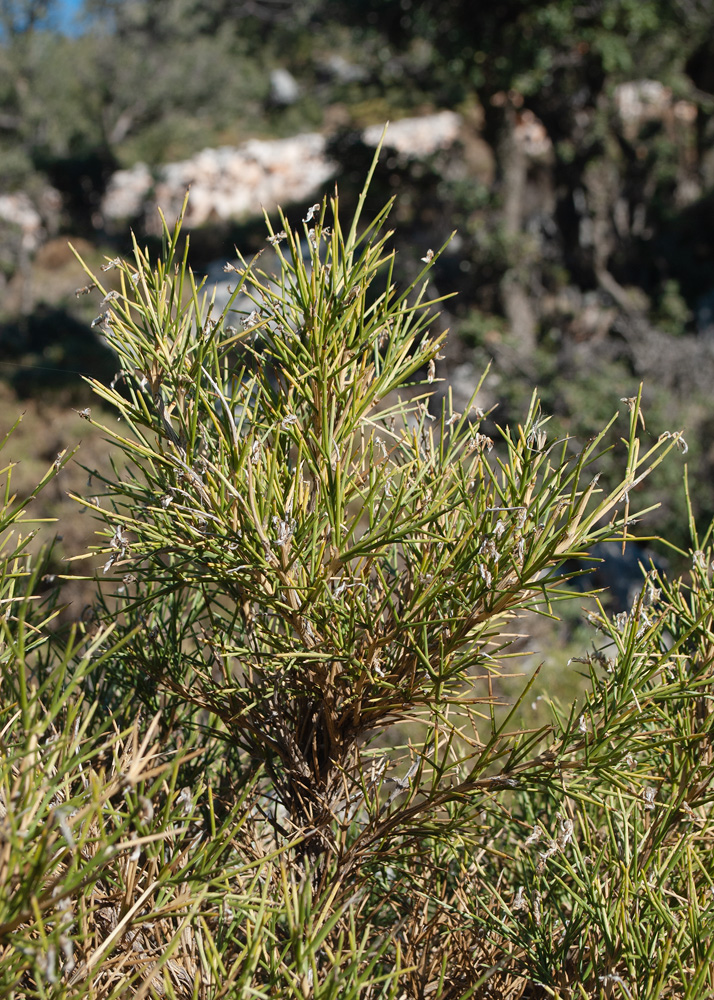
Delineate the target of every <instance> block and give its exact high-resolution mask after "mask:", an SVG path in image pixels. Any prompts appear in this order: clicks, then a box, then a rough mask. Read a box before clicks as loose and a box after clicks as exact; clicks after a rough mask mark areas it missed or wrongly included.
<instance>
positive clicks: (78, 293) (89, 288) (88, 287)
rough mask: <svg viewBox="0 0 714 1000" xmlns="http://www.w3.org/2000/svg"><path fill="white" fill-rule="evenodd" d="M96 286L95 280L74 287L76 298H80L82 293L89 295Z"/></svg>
mask: <svg viewBox="0 0 714 1000" xmlns="http://www.w3.org/2000/svg"><path fill="white" fill-rule="evenodd" d="M96 287H97V286H96V284H95V282H92V283H91V284H90V285H84V286H83V287H82V288H76V289H75V292H74V294H75V296H76V297H77V298H80V297H81V296H82V295H89V293H90V292H92V291H94V289H95V288H96Z"/></svg>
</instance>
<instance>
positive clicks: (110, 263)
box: [101, 257, 123, 271]
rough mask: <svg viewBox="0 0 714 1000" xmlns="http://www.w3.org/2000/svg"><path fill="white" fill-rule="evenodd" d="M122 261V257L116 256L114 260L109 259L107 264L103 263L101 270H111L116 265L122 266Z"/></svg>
mask: <svg viewBox="0 0 714 1000" xmlns="http://www.w3.org/2000/svg"><path fill="white" fill-rule="evenodd" d="M122 263H123V262H122V259H121V257H114V258H112V260H107V262H106V264H102V266H101V270H102V271H111V270H112V269H113V268H115V267H121V265H122Z"/></svg>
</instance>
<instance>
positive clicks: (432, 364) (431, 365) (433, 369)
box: [426, 358, 436, 385]
mask: <svg viewBox="0 0 714 1000" xmlns="http://www.w3.org/2000/svg"><path fill="white" fill-rule="evenodd" d="M435 375H436V364H435V362H434V359H433V358H432V359H431V361H430V362H429V368H428V371H427V376H426V380H427V382H428V383H429V385H431V383H432V382H433V381H434V376H435Z"/></svg>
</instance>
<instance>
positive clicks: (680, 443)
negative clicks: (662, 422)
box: [657, 431, 689, 455]
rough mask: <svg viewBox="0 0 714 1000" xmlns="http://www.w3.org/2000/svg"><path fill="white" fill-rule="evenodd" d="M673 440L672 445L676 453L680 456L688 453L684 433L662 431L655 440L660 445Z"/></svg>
mask: <svg viewBox="0 0 714 1000" xmlns="http://www.w3.org/2000/svg"><path fill="white" fill-rule="evenodd" d="M672 438H674V444H675V447H676V448H677V451H679V452H681V454H682V455H686V454H687V452H688V451H689V445H688V444H687V442H686V441H685V440H684V431H663V432H662V433H661V434H660V436H659V437H658V439H657V443H658V444H661V443H662V441H669V440H671V439H672Z"/></svg>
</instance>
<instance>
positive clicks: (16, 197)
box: [0, 187, 62, 253]
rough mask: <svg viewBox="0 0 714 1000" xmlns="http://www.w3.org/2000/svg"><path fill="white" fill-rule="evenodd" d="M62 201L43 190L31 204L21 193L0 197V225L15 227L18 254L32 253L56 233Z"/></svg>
mask: <svg viewBox="0 0 714 1000" xmlns="http://www.w3.org/2000/svg"><path fill="white" fill-rule="evenodd" d="M61 207H62V197H61V195H60V193H59V191H56V190H55V189H54V188H51V187H47V188H45V189H44V191H42V192H41V194H40V196H39V198H38V199H35V200H34V201H33V200H32V199H31V198H30V196H29V195H28V194H26V193H25V192H24V191H15V192H13V193H12V194H0V221H1V222H3V223H6V224H8V225H10V226H14V227H16V229H17V230H18V231H19V233H20V234H21V243H22V247H21V249H22V251H23V252H25V253H32V252H34V251H35V250H37V248H38V247H39V246H40V245H41V244H42V242H43V240H45V239H46V238H47V235H48V233H53V232H55V231H56V229H57V225H58V221H59V212H60V209H61Z"/></svg>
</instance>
